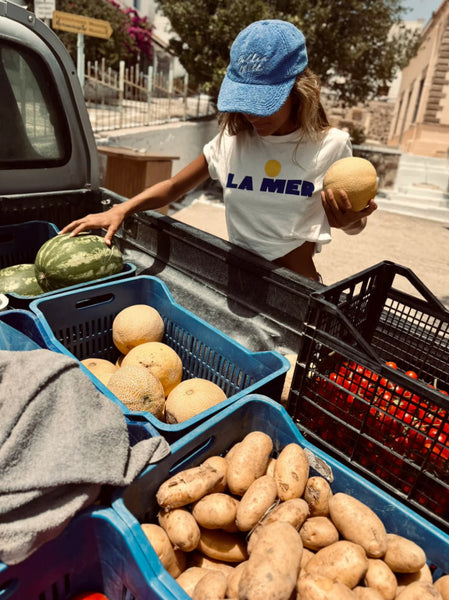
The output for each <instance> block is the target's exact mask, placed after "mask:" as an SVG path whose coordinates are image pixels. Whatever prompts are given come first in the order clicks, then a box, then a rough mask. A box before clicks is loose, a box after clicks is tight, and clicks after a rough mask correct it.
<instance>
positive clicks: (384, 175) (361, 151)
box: [353, 146, 401, 189]
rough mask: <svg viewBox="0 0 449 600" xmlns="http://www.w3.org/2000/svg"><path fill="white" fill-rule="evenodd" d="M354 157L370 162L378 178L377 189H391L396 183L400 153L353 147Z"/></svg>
mask: <svg viewBox="0 0 449 600" xmlns="http://www.w3.org/2000/svg"><path fill="white" fill-rule="evenodd" d="M353 154H354V156H360V157H361V158H366V159H367V160H369V161H371V162H372V163H373V165H374V167H375V169H376V171H377V176H378V178H379V183H378V187H379V189H382V188H393V187H394V185H395V182H396V175H397V172H398V167H399V161H400V158H401V152H400V151H399V150H391V149H390V148H376V147H369V146H353Z"/></svg>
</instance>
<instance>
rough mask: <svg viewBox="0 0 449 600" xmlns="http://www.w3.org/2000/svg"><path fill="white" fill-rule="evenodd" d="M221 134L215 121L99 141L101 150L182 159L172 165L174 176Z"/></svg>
mask: <svg viewBox="0 0 449 600" xmlns="http://www.w3.org/2000/svg"><path fill="white" fill-rule="evenodd" d="M217 133H218V125H217V122H216V120H215V119H211V120H210V121H199V122H192V121H189V122H186V123H185V122H177V123H173V124H165V125H154V126H152V127H146V128H142V129H128V130H127V131H126V132H120V133H111V134H110V135H108V136H107V137H104V138H102V139H101V140H97V143H98V145H102V146H122V147H125V148H133V149H137V150H142V151H145V152H157V153H159V154H164V155H169V156H179V158H178V159H176V160H174V161H173V174H175V173H177V172H178V171H180V170H181V169H182V168H184V167H185V166H186V165H188V163H189V162H191V161H192V160H193V159H194V158H196V157H197V156H199V155H200V154H201V152H202V151H203V146H204V144H206V143H207V142H208V141H209V140H211V139H212V138H213V137H214V136H215V135H216V134H217Z"/></svg>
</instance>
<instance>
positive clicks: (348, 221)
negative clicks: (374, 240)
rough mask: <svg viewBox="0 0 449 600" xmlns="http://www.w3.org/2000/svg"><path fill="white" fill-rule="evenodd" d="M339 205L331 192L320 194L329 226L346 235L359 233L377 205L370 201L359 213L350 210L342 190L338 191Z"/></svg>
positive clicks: (346, 197)
mask: <svg viewBox="0 0 449 600" xmlns="http://www.w3.org/2000/svg"><path fill="white" fill-rule="evenodd" d="M340 197H341V201H342V203H341V205H340V204H338V202H337V200H336V198H335V196H334V194H333V192H332V190H330V189H329V190H326V191H322V192H321V203H322V205H323V208H324V211H325V213H326V216H327V219H328V221H329V225H330V226H331V227H335V228H337V229H342V230H343V231H344V232H345V233H347V234H348V235H355V234H357V233H360V232H361V231H363V229H365V227H366V220H367V217H369V215H371V214H372V213H373V212H374V211H375V210H376V209H377V204H376V203H375V202H374V200H373V199H371V200H370V201H369V203H368V206H367V207H366V208H364V209H363V210H361V211H358V212H357V211H355V210H352V205H351V202H350V200H349V198H348V195H347V194H346V192H345V191H344V190H340Z"/></svg>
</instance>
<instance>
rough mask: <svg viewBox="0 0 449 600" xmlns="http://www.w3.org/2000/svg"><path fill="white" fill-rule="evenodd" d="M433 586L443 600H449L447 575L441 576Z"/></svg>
mask: <svg viewBox="0 0 449 600" xmlns="http://www.w3.org/2000/svg"><path fill="white" fill-rule="evenodd" d="M434 585H435V587H436V588H437V590H438V591H439V592H440V594H441V595H442V596H443V600H449V575H443V576H442V577H440V578H439V579H437V580H436V581H435V583H434Z"/></svg>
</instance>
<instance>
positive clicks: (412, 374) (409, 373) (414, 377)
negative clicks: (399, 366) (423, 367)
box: [405, 371, 418, 379]
mask: <svg viewBox="0 0 449 600" xmlns="http://www.w3.org/2000/svg"><path fill="white" fill-rule="evenodd" d="M405 374H406V375H408V376H409V377H411V378H412V379H418V375H417V373H415V371H406V372H405Z"/></svg>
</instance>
